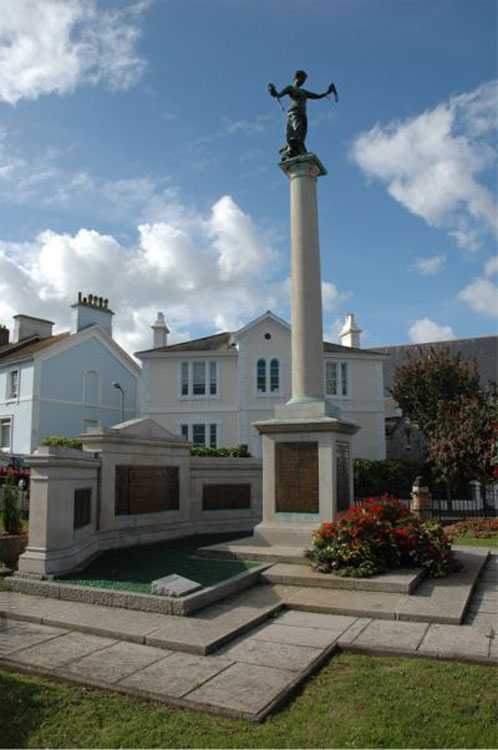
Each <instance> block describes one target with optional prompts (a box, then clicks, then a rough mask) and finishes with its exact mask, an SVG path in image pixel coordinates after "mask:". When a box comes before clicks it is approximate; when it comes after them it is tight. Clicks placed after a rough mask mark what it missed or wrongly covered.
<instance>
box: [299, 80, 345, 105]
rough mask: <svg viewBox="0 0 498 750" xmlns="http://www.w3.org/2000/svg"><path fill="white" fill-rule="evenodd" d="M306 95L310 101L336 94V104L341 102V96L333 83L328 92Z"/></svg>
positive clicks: (308, 93)
mask: <svg viewBox="0 0 498 750" xmlns="http://www.w3.org/2000/svg"><path fill="white" fill-rule="evenodd" d="M305 94H306V96H307V97H308V99H324V98H325V97H326V96H328V95H329V94H334V97H335V100H336V102H338V101H339V96H338V94H337V89H336V87H335V85H334V84H333V83H331V84H330V86H329V87H328V89H327V91H324V92H323V94H315V93H313V91H306V90H305Z"/></svg>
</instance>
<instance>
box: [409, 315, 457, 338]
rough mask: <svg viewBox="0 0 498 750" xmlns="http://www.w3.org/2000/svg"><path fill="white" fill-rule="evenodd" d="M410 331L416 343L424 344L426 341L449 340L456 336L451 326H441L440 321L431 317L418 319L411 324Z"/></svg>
mask: <svg viewBox="0 0 498 750" xmlns="http://www.w3.org/2000/svg"><path fill="white" fill-rule="evenodd" d="M408 333H409V334H410V339H411V341H412V342H413V343H414V344H422V343H424V342H426V341H448V340H449V339H454V338H455V334H454V333H453V330H452V328H451V326H444V325H442V326H440V325H439V324H438V323H434V321H433V320H430V318H422V320H416V321H415V323H414V324H413V325H412V326H410V328H409V331H408Z"/></svg>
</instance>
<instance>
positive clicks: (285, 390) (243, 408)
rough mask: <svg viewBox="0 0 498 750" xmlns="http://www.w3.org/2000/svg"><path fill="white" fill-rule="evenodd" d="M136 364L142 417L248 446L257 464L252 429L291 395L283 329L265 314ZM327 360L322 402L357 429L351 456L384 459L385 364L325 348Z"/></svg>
mask: <svg viewBox="0 0 498 750" xmlns="http://www.w3.org/2000/svg"><path fill="white" fill-rule="evenodd" d="M137 357H139V359H141V361H142V363H143V379H142V415H143V416H145V417H151V418H153V419H154V420H155V421H156V422H158V423H159V424H161V425H162V426H163V427H165V428H166V429H168V430H170V431H172V432H174V433H176V434H183V435H184V437H186V438H188V439H189V440H191V441H192V442H194V443H196V442H198V443H201V442H203V443H204V444H206V445H213V447H214V446H216V447H220V446H234V445H239V444H245V445H247V446H248V448H249V451H250V453H251V454H252V455H254V456H257V457H261V436H260V435H259V434H258V432H257V430H256V429H255V428H254V427H253V423H254V422H259V421H262V420H265V419H270V418H272V417H273V416H274V410H275V406H276V405H277V404H282V403H285V402H286V401H288V400H289V398H290V395H291V331H290V326H289V325H288V323H286V322H285V321H284V320H282V319H280V318H278V317H277V316H275V315H273V314H272V313H270V312H268V313H265V314H264V315H262V316H261V317H260V318H258V319H257V320H255V321H253V322H252V323H250V324H249V325H247V326H245V327H244V328H242V329H241V330H239V331H235V332H227V333H223V334H217V335H215V336H210V337H206V338H205V339H198V340H196V341H190V342H186V343H183V344H177V345H173V346H156V347H155V348H154V349H150V350H147V351H143V352H138V353H137ZM324 359H325V367H324V373H323V377H324V384H325V392H326V394H327V396H328V397H329V398H330V399H331V400H332V401H333V402H334V403H335V404H337V406H339V407H340V409H341V415H342V417H343V418H344V419H347V420H350V421H352V422H355V423H357V424H358V425H360V427H361V429H360V430H359V432H358V433H357V435H356V436H355V437H354V439H353V455H354V456H355V457H363V458H373V459H380V458H385V438H384V399H383V373H382V367H383V359H384V357H383V356H382V355H380V354H377V353H373V352H369V351H367V350H361V349H359V348H355V347H348V346H340V345H338V344H329V343H324ZM203 368H204V369H203ZM194 431H195V434H194ZM202 438H204V439H202Z"/></svg>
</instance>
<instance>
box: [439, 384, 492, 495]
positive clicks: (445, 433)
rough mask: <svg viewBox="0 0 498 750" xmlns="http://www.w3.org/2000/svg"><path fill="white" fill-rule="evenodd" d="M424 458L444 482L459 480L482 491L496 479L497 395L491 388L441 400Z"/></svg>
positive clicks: (490, 386)
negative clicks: (476, 482)
mask: <svg viewBox="0 0 498 750" xmlns="http://www.w3.org/2000/svg"><path fill="white" fill-rule="evenodd" d="M428 458H429V460H430V461H431V462H432V463H433V465H434V467H435V469H436V470H437V471H438V472H439V473H440V474H441V475H442V476H443V477H444V478H445V479H446V480H447V481H448V482H450V481H451V480H453V479H455V478H457V477H459V476H463V477H465V478H469V477H473V478H475V479H478V480H479V481H480V482H481V484H482V485H483V486H484V487H486V486H487V485H488V484H490V483H492V482H493V481H495V480H496V479H497V478H498V392H497V388H496V385H495V384H490V385H489V386H488V388H486V389H484V390H482V391H478V392H477V393H476V394H475V395H474V396H466V395H460V396H457V398H455V399H453V400H452V401H443V400H441V401H440V402H439V404H438V409H437V424H436V427H435V429H434V430H433V431H432V433H431V437H430V440H429V444H428Z"/></svg>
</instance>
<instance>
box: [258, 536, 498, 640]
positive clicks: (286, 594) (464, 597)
mask: <svg viewBox="0 0 498 750" xmlns="http://www.w3.org/2000/svg"><path fill="white" fill-rule="evenodd" d="M488 554H489V553H488V551H487V550H469V548H466V549H464V548H460V549H457V550H456V556H457V558H458V559H459V560H460V561H461V562H462V565H463V569H462V570H461V571H460V572H458V573H454V574H452V575H450V576H448V577H446V578H427V579H425V580H423V581H422V583H421V584H420V585H419V586H418V588H417V589H416V591H415V592H413V593H412V594H403V593H399V592H389V591H378V590H377V591H375V590H370V591H365V590H358V589H354V588H353V589H346V588H344V589H337V588H326V587H323V586H322V587H319V586H316V585H309V584H307V585H289V584H283V583H275V584H271V585H272V588H273V590H274V591H275V594H276V595H277V596H278V597H280V598H281V599H282V601H283V604H284V606H285V607H287V608H288V609H294V610H302V611H309V612H321V613H325V614H335V615H350V616H354V617H374V618H377V619H383V620H405V621H411V622H433V623H442V624H450V625H460V624H461V623H462V622H463V620H464V617H465V614H466V612H467V609H468V607H469V603H470V600H471V597H472V593H473V590H474V587H475V584H476V581H477V580H478V577H479V574H480V572H481V570H482V569H483V567H484V566H485V564H486V560H487V557H488ZM274 567H278V566H274ZM272 570H273V568H270V569H269V571H267V572H266V573H265V574H264V575H265V576H266V577H267V578H268V577H269V576H271V571H272Z"/></svg>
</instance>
